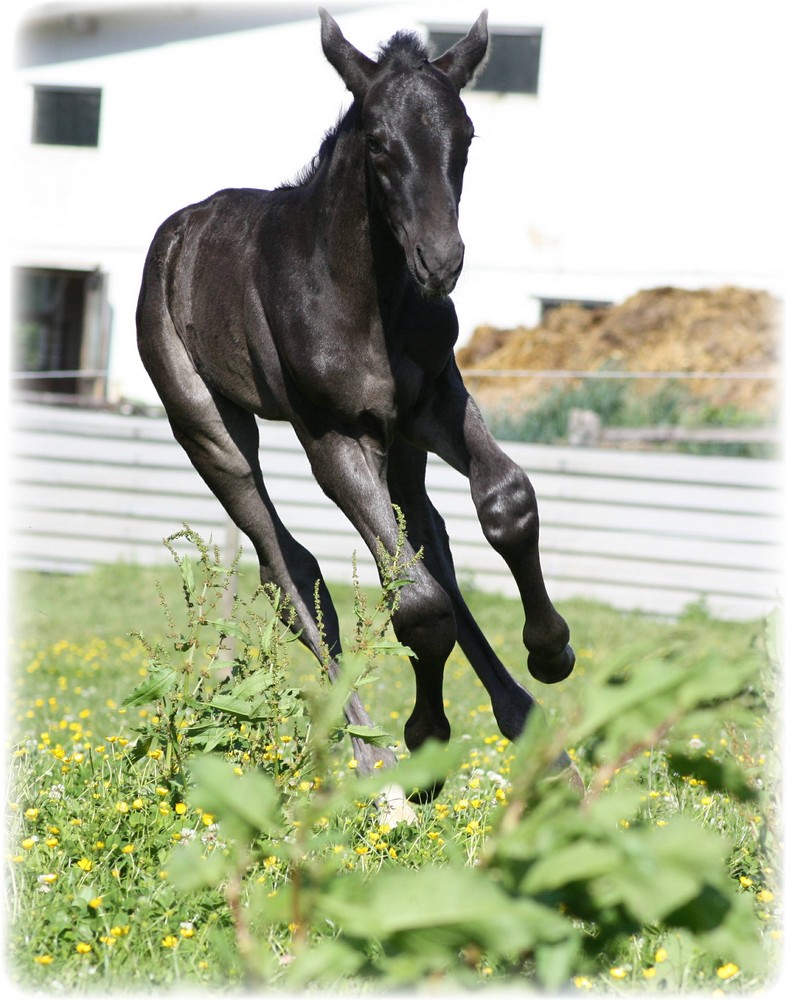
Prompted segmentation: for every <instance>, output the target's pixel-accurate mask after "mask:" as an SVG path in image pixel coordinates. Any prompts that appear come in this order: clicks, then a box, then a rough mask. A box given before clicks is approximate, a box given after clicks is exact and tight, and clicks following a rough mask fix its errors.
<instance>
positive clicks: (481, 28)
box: [432, 10, 489, 90]
mask: <svg viewBox="0 0 787 1000" xmlns="http://www.w3.org/2000/svg"><path fill="white" fill-rule="evenodd" d="M486 18H487V11H485V10H484V11H481V13H480V15H479V16H478V20H477V21H476V23H475V24H474V25H473V27H472V28H471V29H470V30H469V31H468V33H467V34H466V35H465V37H464V38H460V39H459V41H458V42H457V43H456V45H453V46H452V47H451V48H450V49H449V50H448V51H447V52H444V53H443V54H442V55H441V56H439V57H438V58H437V59H433V60H432V65H433V66H436V67H437V69H439V70H442V71H443V73H445V74H446V75H447V76H448V77H450V79H451V80H453V82H454V83H455V84H456V86H457V88H458V89H459V90H461V89H462V87H464V86H466V84H468V83H469V82H470V81H471V80H472V79H473V77H474V76H475V74H476V73H477V72H478V70H479V69H480V68H481V66H482V65H483V62H484V58H485V57H486V54H487V50H488V48H489V32H488V31H487V28H486Z"/></svg>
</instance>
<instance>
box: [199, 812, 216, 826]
mask: <svg viewBox="0 0 787 1000" xmlns="http://www.w3.org/2000/svg"><path fill="white" fill-rule="evenodd" d="M202 822H203V823H204V824H205V826H210V825H211V823H215V822H216V817H215V816H214V815H213V813H203V814H202Z"/></svg>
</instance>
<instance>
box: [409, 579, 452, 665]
mask: <svg viewBox="0 0 787 1000" xmlns="http://www.w3.org/2000/svg"><path fill="white" fill-rule="evenodd" d="M394 628H395V630H396V635H397V637H398V638H399V640H400V641H401V642H403V643H404V644H405V645H406V646H409V647H410V649H412V651H413V653H414V654H415V656H416V657H417V659H418V661H419V662H422V663H430V664H431V663H439V664H440V665H441V666H442V664H443V663H444V662H445V661H446V660H447V659H448V655H449V653H450V652H451V650H452V649H453V648H454V644H455V643H456V619H455V617H454V609H453V605H452V604H451V599H450V598H449V596H448V594H446V592H445V591H444V590H443V588H442V587H441V586H440V585H439V584H438V583H437V582H436V581H435V580H432V579H431V578H426V579H421V580H418V581H416V582H413V583H412V584H409V585H408V586H406V587H403V588H402V590H401V591H400V600H399V607H398V608H397V610H396V613H395V615H394Z"/></svg>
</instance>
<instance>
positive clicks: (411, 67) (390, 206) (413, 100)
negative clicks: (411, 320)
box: [320, 9, 488, 296]
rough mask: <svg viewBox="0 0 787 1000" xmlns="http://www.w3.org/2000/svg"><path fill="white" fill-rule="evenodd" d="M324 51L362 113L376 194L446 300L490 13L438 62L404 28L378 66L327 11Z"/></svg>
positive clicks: (459, 256) (415, 270)
mask: <svg viewBox="0 0 787 1000" xmlns="http://www.w3.org/2000/svg"><path fill="white" fill-rule="evenodd" d="M320 18H321V20H322V46H323V51H324V52H325V55H326V57H327V59H328V61H329V62H330V63H331V65H332V66H334V68H335V69H336V70H337V72H338V73H339V75H340V76H341V78H342V79H343V80H344V82H345V84H346V85H347V88H348V89H349V90H350V92H351V93H352V95H353V97H354V98H355V101H356V104H357V106H358V108H359V109H360V123H361V129H362V133H363V136H364V142H365V146H366V161H367V164H368V168H369V175H370V177H371V179H372V184H373V187H374V191H375V195H376V197H377V199H378V203H379V204H380V206H381V208H382V210H383V213H384V214H385V216H386V217H387V219H388V222H389V224H390V226H391V229H392V231H393V233H394V235H395V237H396V239H397V240H398V242H399V244H400V245H401V247H402V250H403V251H404V255H405V258H406V260H407V266H408V268H409V270H410V273H411V274H412V276H413V278H414V279H415V281H416V283H417V284H418V286H419V287H420V288H421V289H422V290H423V291H424V292H425V293H426V294H428V295H441V296H442V295H448V294H449V292H451V290H452V289H453V288H454V286H455V285H456V282H457V279H458V278H459V274H460V272H461V270H462V263H463V260H464V244H463V242H462V238H461V237H460V235H459V228H458V222H457V217H458V210H459V199H460V197H461V194H462V177H463V175H464V170H465V165H466V163H467V152H468V149H469V147H470V142H471V140H472V138H473V123H472V122H471V121H470V119H469V117H468V115H467V112H466V111H465V107H464V104H463V103H462V100H461V98H460V96H459V91H460V90H461V88H462V87H464V86H465V84H467V83H468V82H469V81H470V79H471V78H472V77H473V75H474V73H475V72H476V71H477V69H478V67H479V66H480V65H481V63H482V61H483V59H484V56H485V55H486V50H487V45H488V34H487V29H486V11H484V12H483V13H482V14H481V16H480V17H479V18H478V20H477V21H476V23H475V24H474V25H473V27H472V28H471V29H470V31H469V33H468V34H467V35H466V36H465V37H464V38H462V39H461V40H460V41H458V42H457V43H456V45H454V46H453V47H452V48H450V49H449V50H448V51H447V52H445V53H443V55H441V56H439V57H438V58H437V59H433V60H431V61H430V60H429V58H428V53H427V51H426V49H425V47H424V45H423V43H422V42H420V40H419V39H418V38H417V36H415V35H412V34H410V33H406V32H399V33H397V34H396V35H394V37H393V38H392V39H391V40H390V41H389V42H388V43H387V44H386V45H384V46H383V47H382V49H381V51H380V58H379V61H377V62H375V61H374V60H372V59H369V58H368V57H367V56H365V55H364V54H363V53H362V52H359V51H358V49H356V48H355V47H354V46H353V45H351V44H350V43H349V42H348V41H347V40H346V39H345V37H344V35H343V34H342V33H341V31H340V29H339V26H338V25H337V24H336V22H335V21H334V20H333V18H332V17H331V16H330V14H328V13H327V12H326V11H324V10H322V9H321V10H320Z"/></svg>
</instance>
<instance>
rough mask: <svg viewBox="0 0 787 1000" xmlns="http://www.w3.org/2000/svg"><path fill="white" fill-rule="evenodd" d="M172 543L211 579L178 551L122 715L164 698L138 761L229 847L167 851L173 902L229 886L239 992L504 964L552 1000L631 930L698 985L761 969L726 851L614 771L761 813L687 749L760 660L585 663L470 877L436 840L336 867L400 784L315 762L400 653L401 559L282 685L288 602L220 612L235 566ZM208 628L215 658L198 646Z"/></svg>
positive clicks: (420, 769)
mask: <svg viewBox="0 0 787 1000" xmlns="http://www.w3.org/2000/svg"><path fill="white" fill-rule="evenodd" d="M403 531H404V527H403V525H402V538H403ZM184 537H186V538H187V539H188V540H190V541H192V542H194V543H195V544H197V545H198V547H199V550H200V553H201V555H200V559H199V560H198V564H197V565H198V567H200V568H201V571H202V573H203V574H204V581H203V582H202V583H201V584H198V583H197V582H196V581H195V579H194V576H193V572H192V564H191V563H189V562H187V561H186V560H185V559H181V558H180V557H178V559H179V565H180V566H181V570H182V573H183V578H184V594H185V596H186V603H187V607H188V627H187V628H186V629H185V630H178V629H173V640H174V647H175V654H176V655H175V656H173V655H172V654H169V655H165V654H164V652H163V650H161V649H159V648H156V649H150V650H149V655H150V664H151V672H150V677H149V678H148V680H147V681H146V682H145V683H144V684H142V685H141V686H140V687H139V688H137V689H136V690H135V692H134V693H133V694H132V695H131V696H130V697H129V699H127V703H128V704H142V703H143V702H148V701H151V700H152V701H155V702H156V703H157V706H158V711H157V714H156V716H155V717H154V718H153V720H152V721H150V722H149V723H148V724H146V727H145V729H144V730H143V731H142V732H141V733H140V738H139V740H138V742H137V746H136V748H135V753H136V755H137V757H139V756H141V755H143V754H147V755H149V754H150V753H151V752H155V751H156V750H161V751H162V758H161V763H162V769H163V773H164V775H165V778H166V780H168V781H169V783H170V787H171V788H172V789H173V793H174V794H176V795H177V796H183V797H187V798H188V800H189V802H190V803H191V805H192V806H196V807H199V808H201V809H202V810H203V815H204V816H208V817H209V818H211V819H212V820H215V822H216V823H217V824H218V828H219V829H220V831H221V837H220V839H218V840H214V841H212V842H211V843H209V844H208V845H207V846H206V845H205V844H203V843H202V842H201V841H198V840H192V841H191V842H190V843H187V844H179V845H177V846H176V847H175V848H174V849H173V851H172V853H171V857H170V858H169V861H168V864H167V868H168V871H169V873H170V878H171V880H172V881H173V883H174V884H175V885H177V886H178V887H179V888H180V889H181V891H183V892H186V893H191V892H195V891H197V890H200V889H204V888H221V889H222V891H223V892H224V894H225V897H226V899H227V902H228V905H229V907H230V910H231V913H232V916H233V921H234V926H235V935H236V944H237V948H238V951H239V954H240V955H241V957H242V961H243V963H244V967H245V970H246V979H247V982H248V984H250V985H254V984H260V983H264V984H268V985H272V984H276V985H277V986H278V987H281V988H286V989H301V988H304V987H307V986H311V985H315V984H316V985H321V986H327V985H331V984H336V983H338V982H340V981H346V980H347V979H348V978H349V977H356V978H358V979H360V980H365V981H368V982H370V983H373V984H374V985H375V986H377V987H383V988H395V987H401V986H408V985H412V984H414V983H417V982H421V981H423V979H424V977H445V978H447V979H449V980H450V981H452V982H457V983H460V984H461V983H466V984H468V985H469V984H472V983H477V982H478V976H479V970H480V969H482V968H494V969H495V971H496V973H498V974H501V975H505V976H510V977H517V978H520V979H524V980H526V981H529V982H531V983H535V984H537V985H540V986H542V987H545V988H547V989H550V990H556V989H558V988H560V987H562V986H564V985H565V984H566V983H567V982H569V981H570V980H571V978H572V977H577V976H581V975H585V974H588V975H590V974H593V973H597V972H598V970H599V968H600V967H601V963H602V959H603V961H605V962H609V960H610V956H614V955H615V954H616V949H618V948H621V947H622V946H623V944H624V943H625V942H627V941H630V940H631V939H632V937H634V936H637V935H644V934H645V933H648V934H650V935H651V936H652V935H653V934H654V932H660V933H663V934H665V935H667V934H671V933H676V934H679V935H680V939H681V942H682V947H683V948H684V949H686V950H687V951H688V952H690V953H692V954H693V955H694V956H695V959H694V960H695V961H696V962H697V963H698V964H700V965H703V966H704V967H707V969H708V974H709V977H710V978H712V976H713V970H714V968H717V967H723V968H729V967H732V966H736V967H739V968H742V967H745V968H746V969H747V970H750V971H755V972H756V970H757V969H759V968H762V966H763V962H764V957H763V952H762V948H761V943H760V931H759V927H758V922H757V918H756V915H755V912H754V908H753V902H752V899H751V897H750V896H748V895H745V894H742V893H740V892H739V891H738V886H737V885H736V883H735V882H734V880H733V879H732V878H731V877H730V872H729V870H728V859H729V857H730V853H731V850H732V845H731V844H730V843H729V842H728V841H727V840H725V839H724V838H723V837H721V836H720V835H719V834H718V833H717V832H715V831H714V830H712V829H709V828H707V827H704V826H702V825H700V824H698V823H697V822H693V821H690V820H688V819H687V818H685V817H682V816H680V815H677V816H674V817H672V818H671V819H670V821H669V822H668V823H666V822H664V823H661V824H658V823H656V824H654V823H653V822H652V821H650V820H649V819H648V817H647V816H646V815H645V811H644V810H643V807H642V799H643V794H642V785H641V784H640V781H639V777H638V774H637V773H636V772H632V773H629V772H628V769H627V767H626V765H627V763H628V762H629V761H630V760H631V759H632V758H633V757H635V756H636V755H638V754H641V753H642V751H643V749H646V750H652V752H653V753H657V754H659V755H660V757H661V758H662V759H663V761H664V764H665V766H666V767H667V768H668V769H669V771H670V773H671V775H672V776H673V777H674V779H675V780H676V781H677V780H682V779H686V778H695V779H696V780H698V781H701V782H702V783H703V784H704V785H705V786H706V787H707V790H708V792H709V793H718V794H723V795H726V796H730V797H734V798H737V799H739V800H741V801H749V800H752V799H753V798H754V797H755V796H756V794H757V792H756V790H755V789H753V788H752V787H751V786H750V784H749V783H748V781H747V779H746V776H745V774H744V773H743V771H741V770H740V769H739V768H738V767H737V766H736V765H735V764H734V762H729V761H728V762H725V763H723V764H722V763H719V762H717V761H715V760H713V759H710V758H708V756H707V755H703V754H691V753H686V752H685V751H684V748H685V746H686V740H685V733H686V732H689V731H690V730H691V729H692V728H695V727H698V725H699V723H700V722H701V720H703V719H704V718H705V716H706V714H707V712H708V711H709V710H710V709H711V708H712V709H713V711H714V712H719V711H721V712H724V711H725V710H726V709H727V708H729V714H730V718H731V719H734V717H735V711H736V709H735V704H736V703H739V702H740V699H741V697H745V696H746V694H747V692H750V691H753V690H755V689H756V688H757V686H758V683H759V676H758V670H759V664H758V662H757V660H756V658H750V659H749V660H747V661H746V662H744V663H740V664H729V663H728V664H721V665H720V664H719V663H717V662H715V660H714V658H713V657H712V656H710V655H708V656H705V657H703V656H702V655H694V651H692V650H688V651H687V650H686V649H683V648H681V646H680V644H679V643H678V642H675V643H673V644H672V645H671V646H669V647H665V648H663V649H660V650H653V649H648V648H645V647H644V646H642V647H640V646H638V645H637V644H636V643H635V644H632V645H629V646H627V648H626V649H625V650H623V651H621V653H620V656H619V657H618V659H617V660H616V659H614V658H611V659H609V660H608V662H606V663H605V664H603V665H601V666H599V667H597V669H596V675H595V677H594V680H593V683H592V684H588V688H587V696H586V698H585V700H584V704H583V706H582V708H581V710H578V711H577V714H576V716H575V717H573V718H570V719H567V720H565V723H564V725H563V726H562V727H559V729H558V730H556V729H555V728H554V727H553V728H552V729H551V730H550V731H548V730H547V726H546V725H545V724H544V722H543V721H542V720H541V719H540V717H537V716H535V715H534V717H533V719H532V721H531V722H530V723H529V724H528V727H527V730H526V732H525V734H524V736H523V737H522V739H521V740H520V742H519V744H518V746H517V748H516V753H515V759H514V763H513V765H512V769H511V787H510V788H509V789H508V791H507V795H506V799H507V801H506V804H505V805H504V806H501V807H500V808H499V809H497V810H496V811H495V813H494V818H493V819H492V821H491V828H490V829H489V830H488V833H487V836H486V841H485V844H484V846H483V848H482V850H481V853H480V856H479V858H478V860H477V862H476V864H475V865H473V866H468V865H467V863H466V856H465V855H464V854H462V853H461V852H459V851H458V850H457V849H456V848H455V847H453V846H452V845H451V844H450V843H448V844H446V853H445V858H446V860H447V863H443V864H440V865H435V864H433V863H431V864H428V865H427V864H425V865H422V866H421V867H420V868H417V869H415V868H406V867H403V866H400V865H396V864H390V865H383V866H381V867H379V868H377V869H376V870H374V871H368V870H359V869H357V868H355V869H352V870H347V868H346V866H345V865H344V862H343V860H342V858H343V849H344V848H346V847H347V846H348V845H349V844H350V843H351V842H352V838H353V836H354V831H353V825H352V823H348V822H347V821H346V817H347V816H348V814H352V813H353V812H354V811H355V810H356V808H357V804H358V801H359V800H360V801H361V802H373V801H374V800H375V798H376V797H377V796H378V795H379V794H380V792H381V790H382V789H383V787H384V786H385V785H386V784H387V783H388V782H390V780H391V775H390V773H380V774H375V775H373V776H371V777H368V778H364V779H361V780H358V781H352V782H346V781H342V780H337V779H334V778H333V777H332V775H331V773H330V765H329V760H328V755H327V750H328V747H329V746H330V744H331V741H332V740H333V739H336V738H340V737H341V736H342V735H346V734H347V732H348V730H347V727H346V726H344V725H343V722H342V718H341V715H342V707H343V705H344V703H345V700H346V698H347V697H348V696H349V694H350V692H351V691H352V690H353V688H354V687H355V686H357V685H358V684H359V683H365V682H366V681H368V679H369V678H370V673H369V663H368V658H369V657H371V656H373V655H374V654H375V653H376V652H382V653H387V652H391V651H393V652H397V653H400V652H406V650H403V649H402V647H399V646H398V645H397V644H396V643H395V642H394V643H391V642H388V641H387V640H386V638H385V635H386V629H387V625H388V623H389V622H390V615H391V614H392V611H393V608H395V602H396V594H397V593H398V591H399V589H400V588H401V586H403V585H405V574H403V573H402V572H401V570H402V567H401V566H400V565H399V564H398V563H397V559H398V555H397V556H395V557H394V560H393V570H392V571H391V572H390V574H389V578H388V579H387V580H386V585H385V586H384V588H383V594H382V597H381V600H380V602H379V603H378V605H377V609H376V612H375V614H372V615H370V613H369V611H368V609H367V608H366V607H365V604H364V602H363V601H362V600H357V601H356V618H357V622H358V627H359V629H360V632H359V633H358V635H357V637H356V639H357V641H356V643H355V649H354V652H353V654H352V655H351V656H348V657H347V659H346V662H345V663H344V666H345V670H344V673H343V674H342V675H341V677H340V678H338V679H337V682H336V683H335V684H333V685H331V686H328V685H327V684H326V683H322V684H320V685H319V686H318V687H316V688H315V689H314V690H308V689H306V688H301V689H294V688H292V687H288V686H287V685H288V683H289V682H288V681H287V680H286V672H285V670H284V665H285V660H286V657H285V655H284V654H285V653H286V647H287V643H288V642H290V641H292V639H293V635H292V633H291V632H289V631H288V630H287V629H286V628H285V627H284V626H283V625H281V624H279V618H280V617H281V616H282V615H283V617H284V618H285V620H286V605H282V604H280V603H279V596H278V595H277V594H269V595H268V596H269V598H270V599H271V602H272V604H273V608H274V612H275V613H274V615H273V617H270V618H267V619H266V618H264V617H263V616H261V615H258V613H257V612H253V611H252V610H251V609H250V608H249V606H248V605H244V604H241V603H240V602H237V601H236V604H235V612H234V613H233V615H232V616H231V617H230V618H221V617H216V616H215V612H214V610H213V609H214V608H215V606H216V602H215V595H216V594H217V593H220V592H223V590H224V589H225V588H226V587H227V586H228V582H227V581H228V574H229V573H231V572H232V571H234V568H233V569H231V570H229V571H226V570H223V569H222V568H221V567H220V565H219V560H218V554H217V553H214V556H213V557H211V555H210V553H209V551H208V549H207V547H206V546H204V543H201V540H198V538H197V536H194V534H193V533H187V534H185V535H184ZM400 541H401V539H400ZM210 594H213V595H214V597H211V596H209V595H210ZM209 628H212V629H213V630H214V632H217V633H218V644H216V643H215V642H208V643H207V644H205V643H204V642H203V641H202V640H201V639H200V636H201V635H202V634H210V633H209V632H208V631H207V630H208V629H209ZM227 636H232V637H233V639H234V640H235V642H236V644H237V645H236V651H235V653H234V659H233V667H234V671H233V674H232V676H231V677H230V678H229V679H228V680H227V681H226V682H225V684H224V686H219V685H217V686H215V687H214V686H213V681H212V680H211V677H212V674H211V672H212V671H213V670H214V669H215V666H216V662H217V649H218V648H219V647H220V645H221V642H222V641H223V639H224V637H227ZM323 681H324V678H323ZM283 727H284V728H286V727H289V728H288V731H287V733H286V734H285V735H287V736H289V737H290V739H289V741H288V743H287V745H289V744H292V745H293V746H294V749H293V751H292V753H291V755H290V756H289V757H287V758H286V759H284V758H282V757H279V756H277V755H276V754H274V758H273V759H272V760H271V759H270V758H269V756H266V755H270V754H271V753H272V751H271V750H270V749H268V748H270V747H272V746H274V747H276V746H281V736H282V728H283ZM674 734H681V735H680V739H679V740H678V739H677V738H676V737H675V735H674ZM350 735H353V734H350ZM355 735H357V734H355ZM366 736H368V738H369V739H378V740H380V741H381V742H384V741H385V740H386V739H387V737H386V734H384V733H382V732H375V733H368V734H366ZM563 746H570V747H578V748H580V750H581V763H582V764H583V767H584V768H585V770H586V772H587V775H586V776H587V778H588V791H587V793H586V794H585V796H584V797H580V796H578V795H577V793H576V792H575V791H574V790H573V789H572V788H571V787H569V785H568V783H567V782H566V781H565V780H564V779H563V778H562V777H561V776H559V775H558V776H551V777H550V776H549V775H550V762H551V761H553V760H555V759H556V757H557V755H558V753H559V751H560V749H561V748H562V747H563ZM206 751H212V753H208V752H206ZM461 754H462V748H461V747H460V746H454V747H443V746H435V745H429V744H427V745H426V746H425V747H424V748H422V750H420V751H419V752H418V754H416V755H415V756H414V757H412V758H409V759H406V760H403V761H401V762H400V765H399V767H398V770H397V775H396V779H397V781H398V782H400V783H401V784H402V785H404V786H405V787H407V788H424V787H428V786H430V785H431V784H433V783H434V782H435V781H441V780H443V779H445V778H446V777H447V776H448V775H449V774H450V773H451V771H452V770H453V769H454V768H456V767H457V766H458V765H459V762H460V760H461ZM418 822H420V820H416V824H417V823H418ZM270 857H275V858H277V859H281V864H282V869H283V871H284V872H285V878H284V879H283V880H282V882H281V884H280V885H279V886H278V887H277V888H276V889H275V890H273V891H271V889H270V885H269V884H266V883H264V882H263V881H260V880H256V879H254V878H253V877H252V873H254V872H255V871H257V870H258V869H259V866H260V865H261V864H263V863H264V859H265V858H270ZM281 928H289V929H290V931H291V934H292V936H291V946H290V948H289V950H288V951H286V952H285V953H283V952H282V950H281V944H280V941H281V936H280V935H277V934H276V933H274V931H276V930H280V929H281Z"/></svg>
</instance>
